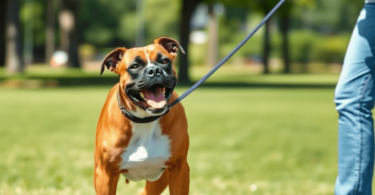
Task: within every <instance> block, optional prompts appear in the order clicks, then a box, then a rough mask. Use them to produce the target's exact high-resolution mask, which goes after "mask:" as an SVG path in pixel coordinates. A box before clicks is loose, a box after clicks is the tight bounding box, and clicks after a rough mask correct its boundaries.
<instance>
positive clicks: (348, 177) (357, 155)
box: [335, 4, 375, 195]
mask: <svg viewBox="0 0 375 195" xmlns="http://www.w3.org/2000/svg"><path fill="white" fill-rule="evenodd" d="M374 100H375V4H365V7H364V8H363V10H362V12H361V14H360V16H359V18H358V21H357V25H356V26H355V28H354V31H353V34H352V37H351V40H350V43H349V47H348V49H347V52H346V56H345V60H344V65H343V69H342V72H341V75H340V79H339V82H338V84H337V86H336V91H335V103H336V109H337V111H338V112H339V152H338V153H339V159H338V160H339V161H338V177H337V180H336V186H335V194H336V195H349V194H351V195H364V194H366V195H367V194H371V183H372V174H373V169H374V131H373V128H374V122H373V119H372V113H371V110H372V109H373V108H374Z"/></svg>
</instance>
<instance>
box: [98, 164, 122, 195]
mask: <svg viewBox="0 0 375 195" xmlns="http://www.w3.org/2000/svg"><path fill="white" fill-rule="evenodd" d="M119 176H120V175H119V174H118V173H111V171H109V170H108V169H105V168H103V167H102V166H100V165H98V166H96V167H95V172H94V183H95V191H96V194H97V195H116V188H117V182H118V179H119Z"/></svg>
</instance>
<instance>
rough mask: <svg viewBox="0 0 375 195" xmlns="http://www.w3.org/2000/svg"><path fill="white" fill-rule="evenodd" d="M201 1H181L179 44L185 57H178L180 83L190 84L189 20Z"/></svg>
mask: <svg viewBox="0 0 375 195" xmlns="http://www.w3.org/2000/svg"><path fill="white" fill-rule="evenodd" d="M199 2H201V0H183V1H182V11H181V16H180V17H181V21H180V44H181V46H182V47H183V48H184V50H185V52H186V55H183V54H182V55H180V56H179V72H178V79H179V81H181V82H190V78H189V57H188V55H189V35H190V18H191V16H192V14H193V12H194V9H195V7H196V6H197V5H198V3H199Z"/></svg>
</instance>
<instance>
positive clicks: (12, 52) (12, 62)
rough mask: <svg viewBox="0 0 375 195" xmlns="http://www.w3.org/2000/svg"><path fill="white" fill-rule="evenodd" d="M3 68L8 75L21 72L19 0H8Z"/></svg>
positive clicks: (22, 67)
mask: <svg viewBox="0 0 375 195" xmlns="http://www.w3.org/2000/svg"><path fill="white" fill-rule="evenodd" d="M5 66H6V71H7V72H8V73H17V72H23V71H24V69H25V66H24V62H23V58H22V36H21V30H20V20H19V0H8V10H7V26H6V56H5Z"/></svg>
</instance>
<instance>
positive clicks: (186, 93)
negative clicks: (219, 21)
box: [169, 0, 286, 108]
mask: <svg viewBox="0 0 375 195" xmlns="http://www.w3.org/2000/svg"><path fill="white" fill-rule="evenodd" d="M285 1H286V0H280V1H279V3H278V4H277V5H276V6H275V7H274V8H273V9H272V10H271V11H270V12H269V13H268V14H267V15H266V17H264V18H263V20H262V21H261V22H260V23H259V24H258V25H257V26H256V27H255V28H254V30H253V31H251V32H250V34H248V35H247V36H246V37H245V39H243V40H242V41H241V42H240V43H239V44H238V45H237V46H236V48H234V49H233V50H232V51H231V52H230V53H229V54H228V55H227V56H225V58H224V59H222V60H221V61H220V62H219V63H218V64H217V65H216V66H215V67H214V68H213V69H212V70H211V71H210V72H209V73H207V74H206V76H204V77H203V78H201V79H200V80H199V81H198V82H196V83H195V84H194V85H193V86H192V87H190V89H188V90H187V91H186V92H185V93H184V94H182V95H181V96H180V97H179V98H177V99H176V100H175V101H174V102H172V103H171V104H170V105H169V108H171V107H172V106H174V105H176V104H177V103H178V102H180V101H181V100H183V99H184V98H185V97H186V96H188V95H189V94H190V93H191V92H193V91H194V90H195V89H196V88H197V87H199V85H201V84H202V83H203V82H204V81H206V80H207V79H208V78H209V77H210V76H211V75H212V74H214V72H216V71H217V69H219V68H220V67H221V66H222V65H223V64H224V63H225V62H226V61H228V59H229V58H230V57H232V56H233V54H235V53H236V52H237V51H238V50H239V49H240V48H241V47H242V46H243V45H244V44H245V43H246V42H247V41H248V40H249V39H250V38H251V37H252V36H253V35H254V34H255V33H256V32H257V31H258V30H259V28H260V27H262V26H263V25H264V23H266V22H267V20H268V19H270V17H271V16H272V15H273V14H274V13H275V12H276V11H277V10H278V9H279V8H280V6H281V5H282V4H283V3H284V2H285Z"/></svg>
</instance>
